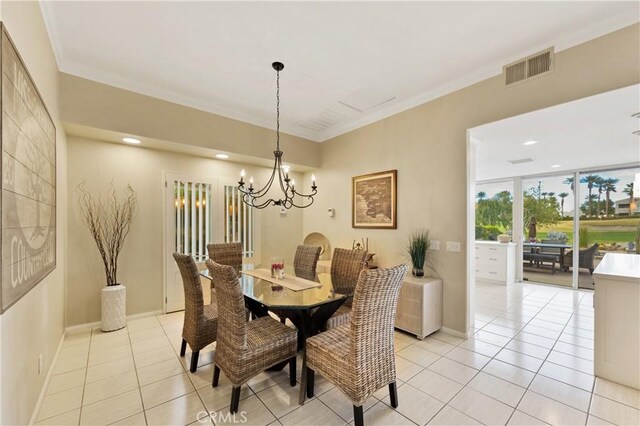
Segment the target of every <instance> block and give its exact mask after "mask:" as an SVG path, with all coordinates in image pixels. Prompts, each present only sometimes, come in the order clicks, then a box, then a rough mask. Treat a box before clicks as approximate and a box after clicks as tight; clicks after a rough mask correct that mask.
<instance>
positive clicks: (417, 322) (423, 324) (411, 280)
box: [396, 275, 442, 339]
mask: <svg viewBox="0 0 640 426" xmlns="http://www.w3.org/2000/svg"><path fill="white" fill-rule="evenodd" d="M440 327H442V280H441V279H439V278H429V277H424V278H416V277H414V276H412V275H406V276H405V278H404V281H403V282H402V287H401V288H400V295H399V297H398V310H397V312H396V328H399V329H400V330H404V331H407V332H409V333H411V334H415V335H416V337H418V339H424V338H425V337H426V336H428V335H429V334H431V333H433V332H435V331H437V330H439V329H440Z"/></svg>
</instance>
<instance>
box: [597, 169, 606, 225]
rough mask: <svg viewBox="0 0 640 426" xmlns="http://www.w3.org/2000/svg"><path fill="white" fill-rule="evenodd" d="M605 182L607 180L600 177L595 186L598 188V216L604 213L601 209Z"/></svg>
mask: <svg viewBox="0 0 640 426" xmlns="http://www.w3.org/2000/svg"><path fill="white" fill-rule="evenodd" d="M605 180H606V179H605V178H603V177H601V176H598V180H597V181H596V182H595V185H596V187H597V188H598V202H597V203H596V209H598V211H597V212H596V213H597V214H598V216H600V214H601V213H602V209H601V208H600V199H601V198H602V191H603V189H604V188H603V186H604V182H605Z"/></svg>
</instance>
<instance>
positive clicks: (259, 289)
mask: <svg viewBox="0 0 640 426" xmlns="http://www.w3.org/2000/svg"><path fill="white" fill-rule="evenodd" d="M253 269H257V268H254V265H250V264H245V265H242V270H253ZM286 274H295V273H294V271H293V270H288V269H285V276H286ZM200 275H201V276H202V277H204V278H207V279H209V280H211V276H210V275H209V270H208V269H204V270H202V271H200ZM239 278H240V286H241V287H242V293H243V294H244V295H245V297H249V298H251V299H253V300H255V301H256V302H259V303H262V304H263V305H265V306H266V307H269V308H278V309H305V308H313V307H317V306H320V305H322V304H325V303H328V302H332V301H335V300H341V299H346V298H348V297H350V295H344V294H339V293H336V292H335V291H334V289H333V285H332V284H331V275H330V274H326V273H321V274H315V276H314V277H312V279H311V281H315V282H318V283H320V284H322V286H321V287H316V288H310V289H306V290H299V291H294V290H291V289H288V288H287V287H283V286H279V285H277V284H275V283H272V282H269V281H267V280H263V279H260V278H256V277H252V276H250V275H246V274H242V273H241V274H239ZM301 278H306V279H310V278H311V277H301ZM214 286H215V283H214Z"/></svg>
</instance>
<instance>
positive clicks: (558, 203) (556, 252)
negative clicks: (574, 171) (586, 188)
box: [522, 174, 575, 287]
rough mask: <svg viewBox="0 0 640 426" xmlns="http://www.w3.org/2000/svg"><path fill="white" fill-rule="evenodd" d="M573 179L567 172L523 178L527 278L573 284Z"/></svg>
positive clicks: (523, 267) (523, 265) (524, 246)
mask: <svg viewBox="0 0 640 426" xmlns="http://www.w3.org/2000/svg"><path fill="white" fill-rule="evenodd" d="M573 179H574V176H573V175H566V174H563V175H556V176H544V177H534V178H526V179H523V180H522V212H523V214H522V222H523V233H524V238H523V242H522V277H523V280H524V281H533V282H537V283H545V284H555V285H562V286H567V287H573V277H572V272H571V270H570V268H569V267H568V265H569V264H570V258H571V256H572V248H573V242H574V235H573V227H574V223H573V222H574V216H575V215H574V208H573V206H574V185H573Z"/></svg>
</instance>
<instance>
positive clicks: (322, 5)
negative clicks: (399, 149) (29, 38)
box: [40, 1, 640, 141]
mask: <svg viewBox="0 0 640 426" xmlns="http://www.w3.org/2000/svg"><path fill="white" fill-rule="evenodd" d="M40 4H41V8H42V11H43V16H44V19H45V22H46V25H47V29H48V32H49V35H50V38H51V40H52V43H53V46H54V50H55V53H56V58H57V61H58V66H59V68H60V70H61V71H63V72H66V73H70V74H74V75H77V76H80V77H84V78H87V79H91V80H95V81H99V82H102V83H106V84H110V85H113V86H117V87H121V88H124V89H128V90H132V91H135V92H139V93H143V94H146V95H150V96H154V97H158V98H161V99H165V100H169V101H172V102H176V103H179V104H183V105H187V106H191V107H194V108H198V109H201V110H205V111H209V112H212V113H216V114H220V115H223V116H226V117H230V118H235V119H239V120H242V121H245V122H249V123H253V124H257V125H260V126H264V127H269V128H273V127H274V126H275V71H273V69H272V68H271V62H273V61H274V60H279V61H282V62H284V64H285V69H284V71H283V72H282V73H281V91H282V92H281V101H282V102H281V113H282V117H281V123H282V124H281V128H282V130H283V131H285V132H287V133H291V134H294V135H297V136H301V137H306V138H308V139H311V140H315V141H324V140H327V139H329V138H332V137H334V136H337V135H340V134H342V133H345V132H347V131H350V130H353V129H355V128H358V127H361V126H363V125H365V124H368V123H370V122H373V121H376V120H379V119H381V118H383V117H386V116H389V115H392V114H395V113H397V112H400V111H403V110H406V109H408V108H410V107H413V106H416V105H419V104H421V103H424V102H426V101H428V100H430V99H433V98H435V97H438V96H441V95H443V94H446V93H449V92H451V91H454V90H457V89H459V88H462V87H465V86H467V85H470V84H473V83H475V82H477V81H481V80H483V79H486V78H488V77H490V76H493V75H497V74H499V73H500V72H501V71H502V66H503V65H505V64H507V63H509V62H512V61H514V60H517V59H519V58H520V57H523V56H526V55H528V54H531V53H534V52H537V51H539V50H542V49H545V48H548V47H550V46H552V45H554V46H555V49H556V51H560V50H562V49H565V48H568V47H570V46H573V45H576V44H578V43H581V42H584V41H586V40H589V39H591V38H594V37H597V36H600V35H603V34H606V33H608V32H611V31H614V30H616V29H618V28H622V27H624V26H627V25H631V24H633V23H634V22H637V21H638V20H639V19H640V18H639V16H640V3H638V2H615V1H602V2H598V1H594V2H479V1H474V2H182V1H173V2H146V1H142V2H120V1H80V2H75V1H68V2H67V1H42V2H40Z"/></svg>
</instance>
